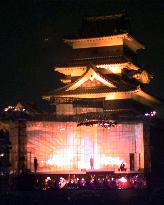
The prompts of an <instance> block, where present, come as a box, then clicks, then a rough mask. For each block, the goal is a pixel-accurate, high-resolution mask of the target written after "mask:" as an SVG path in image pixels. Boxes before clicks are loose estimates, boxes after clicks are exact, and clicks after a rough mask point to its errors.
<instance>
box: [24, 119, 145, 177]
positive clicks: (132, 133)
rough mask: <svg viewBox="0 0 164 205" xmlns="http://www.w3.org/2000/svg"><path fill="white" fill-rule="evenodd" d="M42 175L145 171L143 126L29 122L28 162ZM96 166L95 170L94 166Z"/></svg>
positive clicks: (29, 165)
mask: <svg viewBox="0 0 164 205" xmlns="http://www.w3.org/2000/svg"><path fill="white" fill-rule="evenodd" d="M34 157H36V158H37V161H38V171H39V172H54V173H55V172H69V171H81V170H90V169H94V170H101V171H102V170H112V171H118V168H119V166H120V164H121V162H124V163H125V165H126V168H127V171H130V170H131V171H137V170H139V169H142V168H144V148H143V124H142V123H138V124H137V123H136V124H118V125H117V126H116V127H111V128H103V127H99V126H95V125H94V126H93V127H89V126H81V127H77V123H74V122H48V121H43V122H36V121H29V122H27V162H28V167H29V168H31V169H32V170H34V169H33V159H34ZM91 166H93V167H91Z"/></svg>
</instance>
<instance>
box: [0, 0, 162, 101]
mask: <svg viewBox="0 0 164 205" xmlns="http://www.w3.org/2000/svg"><path fill="white" fill-rule="evenodd" d="M123 10H126V11H127V13H128V14H129V18H130V22H131V31H132V32H131V34H132V36H133V37H135V38H136V39H137V40H139V41H140V42H142V43H143V44H144V45H145V47H146V50H145V51H144V52H142V53H140V54H139V56H138V63H140V65H141V66H142V67H143V68H145V69H147V70H148V71H150V72H151V73H153V75H154V79H153V80H152V82H151V85H149V86H148V91H149V92H150V93H152V94H154V95H155V96H158V97H160V98H163V99H164V39H163V38H164V1H162V0H161V1H159V0H154V1H151V0H147V1H144V0H143V1H139V0H113V1H111V0H106V1H104V0H93V1H92V0H90V1H89V0H88V1H87V0H33V1H32V0H26V1H25V0H24V1H23V0H22V1H14V0H13V1H6V3H1V8H0V13H1V14H0V16H1V18H0V23H1V24H0V29H1V31H0V68H1V75H0V76H1V78H0V87H1V89H0V91H1V92H0V105H5V104H13V103H16V102H17V101H19V100H21V101H28V102H30V101H33V102H35V103H38V104H40V105H41V104H42V103H41V95H43V94H44V93H45V92H46V91H50V90H53V89H55V88H57V87H59V86H60V82H59V78H60V75H59V74H57V73H55V72H54V71H53V67H54V65H55V64H56V63H58V62H60V61H61V60H63V59H65V58H66V57H67V54H68V53H69V48H68V47H66V46H64V45H63V43H62V37H63V36H65V35H67V34H71V33H76V32H77V31H78V29H79V27H80V24H81V21H82V19H83V18H84V17H86V16H100V15H110V14H112V13H119V12H120V11H123Z"/></svg>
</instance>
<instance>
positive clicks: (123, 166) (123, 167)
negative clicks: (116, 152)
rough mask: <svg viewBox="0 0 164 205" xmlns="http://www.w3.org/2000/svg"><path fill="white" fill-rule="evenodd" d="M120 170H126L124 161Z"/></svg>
mask: <svg viewBox="0 0 164 205" xmlns="http://www.w3.org/2000/svg"><path fill="white" fill-rule="evenodd" d="M120 171H126V168H125V164H124V162H122V163H121V165H120Z"/></svg>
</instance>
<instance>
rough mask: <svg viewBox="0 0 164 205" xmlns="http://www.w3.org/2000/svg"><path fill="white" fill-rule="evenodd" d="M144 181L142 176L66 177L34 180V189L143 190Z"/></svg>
mask: <svg viewBox="0 0 164 205" xmlns="http://www.w3.org/2000/svg"><path fill="white" fill-rule="evenodd" d="M146 187H147V184H146V180H145V178H144V177H143V176H142V175H126V176H121V175H120V176H108V175H106V176H95V175H90V176H88V177H83V176H82V177H77V176H75V175H73V176H67V177H58V178H51V177H50V176H46V177H45V178H39V177H38V178H36V180H35V185H34V188H35V189H42V190H49V189H93V190H94V189H145V188H146Z"/></svg>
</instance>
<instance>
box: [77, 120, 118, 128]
mask: <svg viewBox="0 0 164 205" xmlns="http://www.w3.org/2000/svg"><path fill="white" fill-rule="evenodd" d="M94 125H96V126H101V127H105V128H108V127H115V126H116V125H117V122H116V121H109V120H107V121H106V120H90V121H84V122H80V123H78V124H77V127H79V126H90V127H93V126H94Z"/></svg>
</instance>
